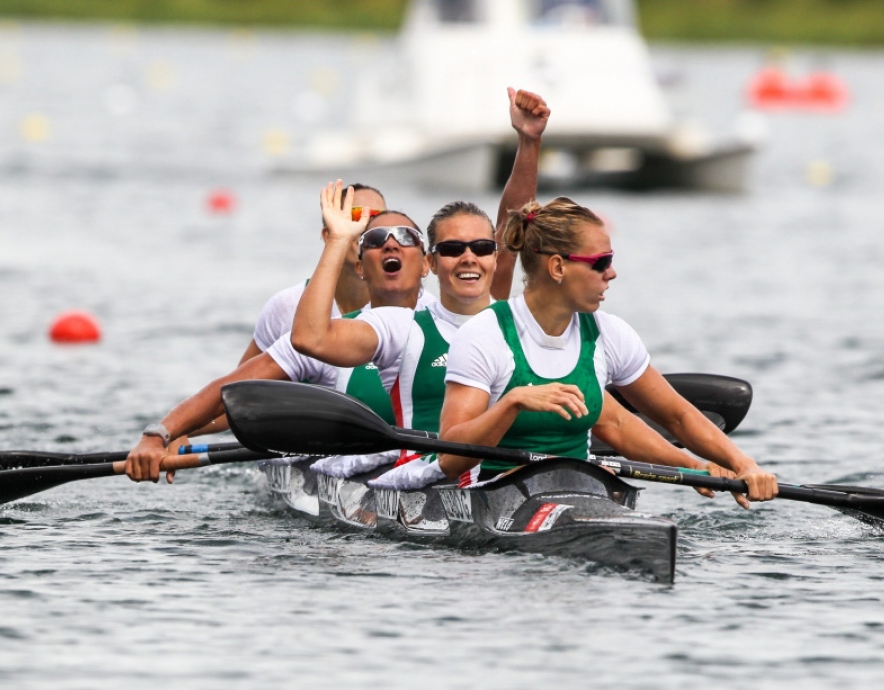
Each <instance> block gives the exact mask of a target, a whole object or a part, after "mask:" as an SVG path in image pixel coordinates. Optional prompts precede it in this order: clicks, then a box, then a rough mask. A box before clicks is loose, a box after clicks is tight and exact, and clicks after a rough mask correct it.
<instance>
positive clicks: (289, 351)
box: [267, 290, 438, 477]
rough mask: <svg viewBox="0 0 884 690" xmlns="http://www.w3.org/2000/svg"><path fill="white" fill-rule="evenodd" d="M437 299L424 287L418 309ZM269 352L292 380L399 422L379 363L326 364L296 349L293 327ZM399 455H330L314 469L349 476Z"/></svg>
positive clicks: (358, 314)
mask: <svg viewBox="0 0 884 690" xmlns="http://www.w3.org/2000/svg"><path fill="white" fill-rule="evenodd" d="M437 303H438V300H437V299H436V298H435V297H434V296H433V295H431V294H430V293H427V292H424V291H423V290H421V293H420V296H419V298H418V309H421V308H424V307H425V306H426V305H433V304H437ZM379 309H392V310H395V311H401V312H403V313H404V314H406V315H407V318H408V320H413V319H414V314H415V312H414V310H412V309H405V308H401V307H379ZM372 311H373V310H372V309H371V308H370V306H369V305H366V306H365V307H363V308H362V310H361V311H358V312H352V313H350V314H346V315H345V316H343V317H342V318H362V316H364V315H366V314H370V313H371V312H372ZM267 353H268V354H269V355H270V357H272V358H273V361H274V362H276V364H277V365H279V367H280V368H281V369H282V370H283V371H284V372H285V373H286V375H287V376H288V377H289V378H290V379H291V380H292V381H299V382H302V383H312V384H314V385H319V386H326V387H329V388H334V389H335V390H339V391H341V392H343V393H346V394H347V395H350V396H352V397H354V398H356V399H357V400H360V401H361V402H363V403H365V404H366V405H367V406H368V407H369V408H371V409H372V410H373V411H374V412H375V413H377V414H378V415H379V416H380V417H381V418H382V419H383V420H384V421H385V422H387V423H388V424H390V425H393V424H397V423H398V422H397V418H396V416H395V414H394V412H393V406H392V404H391V400H390V395H389V393H388V391H387V389H385V387H384V386H383V385H382V383H381V379H380V378H379V376H378V373H379V372H378V367H377V365H376V364H374V363H371V362H370V363H368V364H365V365H361V366H358V367H352V368H348V367H334V366H332V365H330V364H326V363H325V362H321V361H319V360H317V359H314V358H312V357H308V356H306V355H304V354H302V353H300V352H298V351H297V350H295V349H294V348H293V347H292V344H291V331H289V332H287V333H285V334H284V335H283V336H282V337H280V338H278V339H277V340H276V341H275V342H274V343H273V344H272V345H271V347H270V348H269V349H268V350H267ZM398 457H399V452H398V451H388V452H386V453H373V454H370V455H347V456H330V457H328V458H324V459H322V460H319V461H317V462H316V463H314V465H313V467H312V469H313V470H314V471H316V472H320V473H322V474H329V475H331V476H336V477H349V476H352V475H353V474H358V473H360V472H367V471H369V470H372V469H374V468H375V467H379V466H380V465H385V464H389V463H391V462H394V461H395V460H396V459H397V458H398Z"/></svg>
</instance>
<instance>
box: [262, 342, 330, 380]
mask: <svg viewBox="0 0 884 690" xmlns="http://www.w3.org/2000/svg"><path fill="white" fill-rule="evenodd" d="M267 354H268V355H270V357H271V358H272V359H273V361H274V362H276V363H277V364H278V365H279V367H280V369H282V370H283V371H284V372H285V373H286V376H288V377H289V378H290V379H291V380H292V381H297V382H299V383H313V384H315V385H317V386H325V387H326V388H332V387H334V385H335V379H336V370H335V368H334V367H332V366H331V365H329V364H326V363H325V362H320V361H319V360H318V359H313V358H312V357H308V356H307V355H304V354H302V353H300V352H298V351H297V350H296V349H295V348H293V347H292V334H291V331H289V332H288V333H286V334H285V335H284V336H282V337H281V338H279V339H277V340H276V341H275V342H274V343H273V344H272V345H271V346H270V347H269V348H268V349H267Z"/></svg>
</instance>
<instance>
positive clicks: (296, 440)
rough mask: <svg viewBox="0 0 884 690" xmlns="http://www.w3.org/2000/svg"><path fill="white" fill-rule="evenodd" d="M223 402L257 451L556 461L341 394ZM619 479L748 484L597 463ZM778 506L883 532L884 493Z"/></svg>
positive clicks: (820, 494) (233, 390)
mask: <svg viewBox="0 0 884 690" xmlns="http://www.w3.org/2000/svg"><path fill="white" fill-rule="evenodd" d="M221 398H222V400H223V401H224V407H225V409H226V410H227V418H228V420H229V422H230V428H231V430H232V431H233V433H234V435H235V436H236V437H237V439H239V441H240V442H241V443H242V444H243V445H244V446H246V447H247V448H251V449H253V450H255V451H259V452H260V451H270V452H277V453H285V454H290V453H303V454H321V455H331V454H340V455H353V454H357V453H378V452H381V451H385V450H393V449H396V448H408V449H410V450H420V451H424V452H430V453H451V454H454V455H463V456H467V457H472V458H483V459H489V460H503V461H509V462H513V463H516V464H526V463H529V462H535V461H538V460H548V459H553V457H554V456H550V455H544V454H540V453H530V452H528V451H524V450H515V449H509V448H496V447H488V446H478V445H471V444H465V443H454V442H451V441H443V440H440V439H437V438H435V437H434V435H433V434H430V433H428V432H418V431H414V430H409V431H404V430H402V429H399V428H396V427H391V426H389V425H388V424H386V423H385V422H384V421H383V420H382V419H381V418H380V417H378V416H377V415H376V414H375V413H374V412H372V411H371V410H370V409H369V408H368V407H366V406H365V405H363V404H362V403H361V402H359V401H358V400H356V399H354V398H351V397H349V396H347V395H345V394H343V393H340V392H337V391H333V390H329V389H324V388H319V387H316V386H310V385H307V384H300V383H288V382H282V381H239V382H237V383H231V384H228V385H227V386H225V387H224V388H223V389H222V390H221ZM590 462H592V463H593V464H596V465H599V466H602V467H607V468H608V469H610V470H612V471H613V472H614V473H615V474H617V475H619V476H621V477H629V478H632V479H643V480H645V481H653V482H663V483H668V484H683V485H686V486H693V487H703V488H707V489H712V490H713V491H737V492H740V493H746V491H747V487H746V484H745V482H743V481H741V480H737V479H727V478H725V477H712V476H709V475H707V474H700V473H696V472H692V471H690V470H685V469H680V468H676V467H664V466H660V465H650V464H646V463H641V462H633V461H630V460H626V459H621V458H616V459H600V458H592V459H591V460H590ZM778 497H779V498H785V499H789V500H793V501H803V502H806V503H818V504H820V505H826V506H830V507H833V508H836V509H838V510H842V511H844V512H846V513H847V514H848V515H851V516H853V517H858V518H859V519H862V520H864V521H866V522H869V523H871V524H877V525H879V526H884V492H879V491H878V490H875V489H857V488H856V487H849V486H845V487H841V486H837V485H825V486H796V485H792V484H780V485H779V496H778Z"/></svg>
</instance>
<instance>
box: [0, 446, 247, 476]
mask: <svg viewBox="0 0 884 690" xmlns="http://www.w3.org/2000/svg"><path fill="white" fill-rule="evenodd" d="M240 448H242V445H241V444H239V443H235V442H234V443H203V444H191V445H186V446H181V447H180V448H179V449H178V454H179V455H191V454H193V453H211V452H216V451H227V450H237V449H240ZM127 457H129V451H128V450H120V451H111V452H108V453H81V454H73V453H51V452H47V451H38V450H7V451H0V470H6V469H10V470H11V469H18V468H23V467H55V466H57V465H94V464H97V463H106V462H118V461H120V460H125V459H126V458H127Z"/></svg>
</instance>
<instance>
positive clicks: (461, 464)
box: [439, 382, 587, 479]
mask: <svg viewBox="0 0 884 690" xmlns="http://www.w3.org/2000/svg"><path fill="white" fill-rule="evenodd" d="M489 400H490V396H489V394H488V393H486V392H485V391H484V390H482V389H481V388H473V387H471V386H465V385H463V384H460V383H451V382H449V383H448V384H446V386H445V402H444V403H443V405H442V415H441V417H440V419H439V438H441V439H443V440H445V441H457V442H459V443H470V444H475V445H483V446H496V445H497V444H498V443H500V439H502V438H503V437H504V435H505V434H506V432H507V431H509V428H510V427H511V426H512V425H513V422H514V421H515V420H516V416H517V415H518V414H519V412H521V411H522V410H532V411H535V412H555V413H556V414H558V415H560V416H562V417H564V418H565V419H571V415H572V414H573V415H575V416H577V417H582V416H583V415H585V414H586V413H587V409H586V405H585V404H584V402H583V393H581V392H580V389H579V388H577V387H576V386H571V385H567V384H561V383H550V384H546V385H543V386H519V387H516V388H513V389H512V390H510V391H509V392H508V393H506V395H504V396H503V397H501V398H500V400H498V401H497V402H496V403H494V404H493V405H492V406H491V407H488V402H489ZM479 462H480V461H479V460H476V459H475V458H466V457H460V456H454V455H444V456H442V457H441V458H440V459H439V466H440V467H441V468H442V471H443V472H444V473H445V475H446V476H447V477H450V478H452V479H453V478H455V477H457V476H459V475H460V474H461V473H463V472H465V471H466V470H468V469H470V468H472V467H475V466H476V465H478V464H479Z"/></svg>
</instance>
